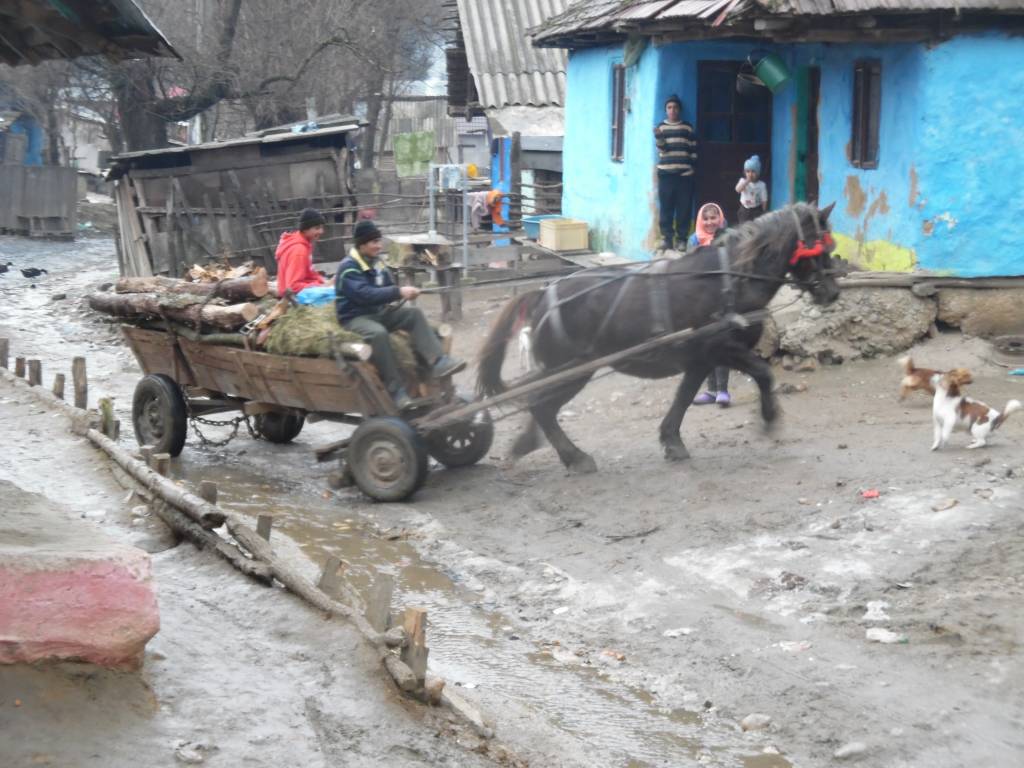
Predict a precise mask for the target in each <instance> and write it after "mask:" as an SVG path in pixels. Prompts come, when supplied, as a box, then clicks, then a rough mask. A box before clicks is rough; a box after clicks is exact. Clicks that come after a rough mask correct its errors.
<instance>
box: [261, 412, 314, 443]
mask: <svg viewBox="0 0 1024 768" xmlns="http://www.w3.org/2000/svg"><path fill="white" fill-rule="evenodd" d="M255 422H256V424H255V426H254V429H255V430H256V434H257V435H259V436H260V437H262V438H263V439H264V440H269V441H270V442H272V443H290V442H291V441H292V440H294V439H295V438H296V437H298V436H299V432H301V431H302V425H303V424H305V423H306V414H304V413H302V412H301V411H292V410H289V411H270V412H269V413H260V414H257V415H256V418H255Z"/></svg>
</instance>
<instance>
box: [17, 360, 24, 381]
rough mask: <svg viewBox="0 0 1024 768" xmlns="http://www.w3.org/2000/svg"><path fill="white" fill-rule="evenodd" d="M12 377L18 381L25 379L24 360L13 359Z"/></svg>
mask: <svg viewBox="0 0 1024 768" xmlns="http://www.w3.org/2000/svg"><path fill="white" fill-rule="evenodd" d="M14 375H15V376H17V377H18V378H19V379H24V378H25V358H24V357H16V358H14Z"/></svg>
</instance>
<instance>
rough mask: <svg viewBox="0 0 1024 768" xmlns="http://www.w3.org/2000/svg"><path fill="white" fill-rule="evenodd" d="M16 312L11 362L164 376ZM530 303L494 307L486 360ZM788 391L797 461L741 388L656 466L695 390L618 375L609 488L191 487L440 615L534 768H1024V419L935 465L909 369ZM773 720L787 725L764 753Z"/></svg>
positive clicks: (607, 412)
mask: <svg viewBox="0 0 1024 768" xmlns="http://www.w3.org/2000/svg"><path fill="white" fill-rule="evenodd" d="M7 242H9V241H5V242H4V243H3V245H6V244H7ZM83 263H84V264H85V266H82V264H83ZM109 263H110V262H109V261H108V262H106V264H104V261H103V258H102V254H101V253H99V252H98V251H97V253H96V254H95V255H93V256H87V257H83V258H81V259H80V260H79V268H78V269H77V270H76V271H75V272H71V271H68V272H65V273H64V274H62V275H61V274H58V275H51V278H52V282H51V285H52V286H53V290H57V289H58V288H59V289H60V290H61V291H66V292H68V293H69V294H71V293H72V292H77V291H80V289H81V287H82V286H83V285H84V284H86V283H89V282H99V281H101V280H102V279H104V277H103V275H104V274H107V275H109V276H108V277H106V279H111V277H112V275H110V266H109ZM104 270H106V272H105V273H104ZM36 290H38V289H36ZM0 291H5V292H7V293H6V298H7V301H8V303H7V305H6V306H8V307H13V308H14V309H13V310H12V313H13V314H12V315H11V316H9V317H2V318H0V335H9V336H14V337H16V339H17V341H14V340H12V347H13V346H15V345H16V344H22V345H23V346H24V345H32V344H39V345H40V347H41V348H40V349H39V350H38V353H39V354H44V355H45V354H50V355H51V356H52V357H53V358H54V359H69V358H70V356H71V353H72V352H73V351H74V350H75V349H82V348H83V346H84V345H85V344H92V345H93V346H92V348H91V349H90V350H89V353H90V364H91V365H92V364H93V360H96V361H97V362H96V364H95V366H94V367H95V368H96V378H95V380H94V381H95V385H94V386H95V388H96V389H98V390H99V389H102V394H106V393H108V392H112V393H114V394H117V395H118V397H119V400H118V403H119V406H120V407H121V409H122V412H123V410H124V407H125V406H126V405H127V404H128V403H130V393H131V388H132V387H133V386H134V382H135V380H137V378H138V375H139V374H138V372H137V371H136V370H135V369H134V364H133V362H132V361H131V359H130V358H129V357H128V356H127V355H126V354H125V351H124V350H123V349H119V348H117V347H116V346H111V345H112V344H114V343H115V341H116V336H115V335H114V334H112V333H110V332H109V331H107V330H104V329H105V328H106V326H104V325H103V324H101V323H97V322H96V321H94V320H92V319H90V318H87V317H85V316H84V315H82V314H79V308H78V305H77V304H75V303H74V302H72V303H71V304H69V305H67V309H66V310H64V311H62V313H61V321H60V323H61V324H60V325H58V326H57V328H56V330H42V331H38V330H37V331H35V332H31V331H29V330H24V331H20V330H18V326H19V325H21V326H22V327H23V328H27V327H28V323H29V320H28V319H26V318H32V322H33V323H35V322H36V320H38V319H42V318H45V317H46V316H47V313H48V312H50V311H51V310H50V308H49V307H45V306H42V305H43V302H40V301H38V300H37V299H35V298H33V297H32V296H29V295H28V293H27V289H24V288H17V289H16V288H10V287H8V286H7V285H6V284H5V285H0ZM503 300H504V297H503V296H501V295H492V296H483V295H480V294H477V295H475V296H474V297H473V298H472V299H470V298H469V297H468V296H467V302H466V311H467V320H466V321H464V322H463V323H462V324H460V325H459V326H458V327H457V329H456V333H457V337H456V338H457V347H458V349H459V351H461V352H463V353H468V352H471V351H472V350H473V349H474V348H475V347H476V346H477V345H478V344H479V343H480V340H481V338H482V335H483V333H484V332H485V330H486V327H487V325H488V322H489V320H490V318H491V317H492V316H493V313H494V312H495V311H497V309H498V307H500V306H501V302H502V301H503ZM425 303H426V308H427V309H428V311H429V310H431V309H432V305H431V304H430V303H429V301H428V302H425ZM40 336H41V337H42V338H43V339H44V340H45V339H49V340H48V341H44V342H42V343H41V342H40V341H39V339H40ZM42 344H45V345H46V346H45V347H42ZM51 350H52V351H51ZM22 353H23V352H19V354H22ZM75 353H77V352H75ZM914 353H915V356H916V357H918V358H919V359H920V360H922V361H924V362H927V363H928V364H930V365H935V366H936V367H941V366H945V365H954V364H955V365H963V366H967V367H969V368H971V369H972V370H973V371H974V372H975V379H976V384H975V385H974V386H973V387H972V389H971V391H972V393H973V394H976V395H977V396H978V397H980V398H981V399H984V400H986V401H987V402H990V403H992V404H998V405H1000V406H1001V405H1002V404H1003V403H1004V402H1005V400H1006V399H1007V398H1008V397H1011V396H1012V397H1018V398H1020V397H1021V395H1022V392H1024V387H1022V385H1021V383H1020V380H1019V379H1011V378H1010V377H1008V376H1006V375H1005V371H1004V369H1002V368H1000V367H998V366H997V365H994V364H992V363H990V362H988V361H987V359H986V358H987V356H988V354H989V353H988V346H987V344H985V343H984V342H981V341H978V340H965V339H963V338H961V337H960V336H959V334H943V335H941V336H939V337H938V338H936V339H933V340H931V341H929V342H928V343H927V344H925V345H924V346H922V347H921V348H920V349H917V350H915V351H914ZM509 365H510V367H511V368H512V369H513V370H514V368H515V363H514V362H513V363H510V364H509ZM734 376H736V377H737V378H741V377H738V376H737V375H736V374H734ZM779 380H780V381H782V382H788V383H793V384H796V383H801V382H802V383H805V384H806V385H807V390H806V391H805V392H797V393H794V394H790V395H783V396H782V398H781V400H782V405H783V408H784V411H785V417H784V423H783V425H782V426H781V427H780V429H779V430H778V431H777V432H776V433H775V434H773V435H771V436H767V435H765V434H764V433H763V432H762V430H761V428H760V424H759V423H758V417H757V415H756V406H755V402H754V390H753V387H752V386H751V385H750V384H749V383H748V382H745V381H742V380H739V381H737V382H736V384H735V386H734V394H735V398H734V403H735V405H734V406H733V407H732V408H731V409H728V410H721V409H718V408H715V407H706V408H695V409H692V410H691V412H690V414H689V415H688V417H687V421H686V423H685V425H684V438H685V439H686V441H687V445H688V447H689V449H690V451H691V453H692V455H693V458H692V460H690V461H689V462H687V463H685V464H682V465H674V464H672V465H670V464H667V463H665V461H664V460H663V459H662V457H661V453H660V450H659V446H658V444H657V439H656V430H657V423H658V421H659V420H660V419H661V417H662V415H663V413H664V410H665V409H666V407H667V403H668V399H669V398H670V396H671V393H672V391H673V389H674V382H670V381H665V382H642V381H639V380H635V379H627V378H625V377H622V376H619V375H611V376H607V377H605V378H602V379H601V380H600V381H597V382H595V383H594V384H592V385H591V386H590V387H589V388H588V389H586V390H585V391H584V392H583V393H582V394H581V395H580V397H579V398H577V400H575V401H574V402H572V403H571V404H570V405H569V406H568V407H567V408H566V410H565V411H563V423H564V425H565V427H566V429H567V431H568V432H569V434H570V435H571V436H572V437H573V438H574V439H575V440H576V441H577V442H578V443H579V444H580V446H581V447H582V448H584V449H585V450H587V451H589V452H591V453H592V454H593V456H594V457H595V459H596V460H597V463H598V465H599V467H600V470H601V471H600V473H599V474H597V475H594V476H588V477H569V476H566V474H565V473H564V471H563V470H562V468H561V465H560V464H558V462H557V458H556V457H555V455H554V453H553V451H551V450H550V449H544V450H541V451H538V452H536V453H535V454H532V455H530V456H529V457H527V458H526V459H524V460H523V461H521V462H520V463H519V464H517V465H516V466H515V467H514V468H511V469H506V468H503V465H502V463H501V462H500V459H501V457H502V456H504V454H505V453H506V451H507V448H508V446H509V444H510V443H511V440H512V439H513V437H514V436H515V433H516V430H517V424H516V423H515V420H512V421H508V422H501V423H500V424H499V427H498V439H497V440H496V443H495V447H494V450H493V452H492V453H493V455H492V457H490V458H488V459H486V460H485V461H484V462H482V463H481V464H480V465H478V466H476V467H473V468H470V469H466V470H461V471H457V472H452V471H443V470H440V469H438V470H437V471H434V472H432V473H431V477H430V479H429V480H428V482H427V485H426V487H425V488H424V489H423V490H422V491H421V492H420V493H419V494H418V495H417V496H416V497H415V498H414V499H413V500H412V502H411V503H409V504H398V505H382V504H375V503H372V502H370V501H368V500H367V499H365V498H364V497H362V496H361V495H360V494H359V493H358V492H355V491H342V492H339V493H329V492H326V491H325V485H324V482H323V481H324V479H325V476H326V473H327V471H328V470H329V467H326V466H322V465H321V466H318V465H316V464H315V463H314V462H312V460H311V458H310V456H309V449H310V448H311V447H312V446H314V445H316V444H318V443H320V442H323V441H326V440H327V439H330V438H331V437H333V436H336V434H337V430H338V429H339V428H338V427H329V426H325V425H322V424H317V425H313V426H311V427H308V428H307V429H306V430H305V431H304V432H303V433H302V435H300V437H299V438H298V439H297V440H296V442H295V443H294V444H292V445H290V446H283V447H282V446H272V445H268V444H266V443H262V442H253V441H251V440H249V439H247V438H245V439H242V438H239V439H238V440H236V441H235V442H233V443H232V444H230V445H229V446H227V447H225V448H211V447H203V446H200V445H198V444H197V443H196V441H195V440H194V439H193V438H190V442H189V444H188V445H187V447H186V451H185V453H184V454H183V455H182V458H181V460H180V461H179V462H177V463H176V466H175V470H174V471H175V472H176V473H178V474H179V475H180V476H182V477H186V478H187V479H189V480H190V481H198V480H199V479H203V478H206V477H213V478H216V479H217V480H218V482H220V483H221V484H222V491H221V494H222V498H224V500H225V503H228V504H232V505H234V506H235V508H237V509H239V510H241V511H244V512H249V513H252V514H255V513H256V512H257V511H260V512H262V511H265V510H267V509H272V510H273V511H274V512H275V513H276V514H277V515H278V519H279V521H280V530H281V531H282V532H283V533H285V534H286V535H288V536H289V537H291V538H292V539H293V540H294V541H295V542H296V543H297V544H298V545H299V546H300V547H301V548H302V550H303V551H304V553H305V554H306V555H307V556H308V557H310V558H311V560H313V561H320V560H322V558H323V557H324V556H325V555H326V554H340V555H342V556H343V557H345V558H346V559H348V560H349V561H350V562H351V568H350V573H351V574H352V577H353V578H354V579H355V580H356V581H357V582H360V581H361V580H362V582H367V581H368V580H369V578H370V577H371V576H372V574H373V573H374V572H375V571H387V572H390V573H392V574H394V575H395V577H396V580H397V582H398V590H399V594H398V596H397V599H399V600H401V601H403V602H404V603H405V604H410V603H418V604H423V605H425V606H426V607H427V608H428V609H429V610H430V620H431V627H430V634H429V639H430V645H431V665H432V666H433V667H434V668H435V669H437V671H439V672H440V673H441V674H443V675H445V677H447V678H448V679H449V680H452V681H454V682H457V683H460V684H461V685H462V686H463V688H464V689H465V690H466V693H467V695H469V696H471V697H473V698H474V699H476V700H477V701H478V702H479V703H480V704H481V706H482V707H483V708H484V709H485V711H486V712H488V713H490V714H491V715H492V716H493V717H494V718H495V726H496V731H497V733H498V736H499V738H501V739H503V740H504V741H506V742H507V743H509V744H510V745H511V746H512V747H513V748H515V749H516V750H517V751H520V752H521V753H522V754H525V755H528V756H529V757H530V758H531V763H532V764H535V765H538V766H540V765H544V766H548V765H552V766H554V765H566V766H569V765H602V766H655V765H657V766H679V765H715V766H745V767H746V768H781V767H782V766H789V765H794V766H812V767H813V766H828V765H833V764H845V763H846V762H849V763H852V764H862V765H871V766H906V767H908V768H909V767H910V766H914V767H915V768H916V767H918V766H920V767H921V768H924V767H925V766H928V767H929V768H933V767H942V768H946V767H947V766H948V767H949V768H954V767H955V766H978V765H993V766H996V765H999V766H1002V765H1015V764H1016V763H1018V762H1019V760H1020V755H1021V754H1024V733H1022V730H1021V726H1020V723H1021V722H1024V694H1022V691H1024V686H1022V683H1024V674H1022V671H1021V666H1020V662H1021V655H1020V641H1021V630H1022V627H1024V609H1022V607H1021V606H1022V601H1021V597H1022V592H1024V581H1022V579H1024V577H1022V575H1021V574H1024V551H1022V547H1021V544H1020V541H1021V538H1020V537H1021V533H1022V528H1024V524H1022V523H1021V514H1020V510H1021V508H1022V506H1024V505H1022V493H1021V491H1022V484H1021V478H1022V477H1024V454H1022V453H1021V451H1020V448H1019V444H1020V435H1021V430H1022V429H1024V426H1022V424H1024V420H1013V419H1011V420H1010V422H1009V423H1008V424H1007V425H1006V426H1005V428H1004V430H1003V431H1001V432H999V433H998V434H997V435H996V438H995V439H994V440H993V444H992V445H991V446H990V447H989V448H986V449H984V450H981V451H967V450H965V449H964V445H965V444H966V440H964V439H963V436H958V437H957V438H956V439H955V440H954V442H953V445H951V446H950V447H949V448H948V449H947V450H945V451H943V452H940V453H937V454H933V453H930V452H929V451H928V447H929V444H930V436H931V426H930V408H929V402H928V400H927V399H926V398H925V397H923V396H917V397H915V398H912V399H909V400H908V401H906V402H905V403H897V402H896V400H895V392H896V382H897V380H898V375H897V370H896V366H895V364H894V362H893V361H892V360H888V359H886V360H872V361H862V362H857V363H852V364H846V365H842V366H834V367H827V368H824V369H822V370H819V371H816V372H813V373H808V374H795V373H788V372H781V371H780V374H779ZM462 383H463V384H465V385H467V386H468V385H470V384H471V381H470V380H469V379H468V378H466V379H465V380H464V381H463V382H462ZM122 418H124V417H122ZM126 423H127V422H126ZM130 439H131V438H130V436H129V437H128V440H129V441H130ZM868 490H877V491H878V492H879V493H878V497H877V498H865V497H864V495H863V492H864V491H868ZM879 630H886V632H880V631H879ZM869 632H870V636H872V637H875V636H878V637H881V638H883V639H886V640H895V642H873V641H872V640H870V639H869ZM751 714H762V715H765V716H767V718H770V722H768V723H767V725H764V722H765V719H766V718H754V719H748V720H746V721H745V722H746V723H747V725H748V726H750V725H752V726H756V727H753V728H751V729H750V730H746V731H745V730H743V729H742V728H741V726H740V723H741V722H743V721H744V719H745V718H747V716H748V715H751ZM836 755H839V757H836Z"/></svg>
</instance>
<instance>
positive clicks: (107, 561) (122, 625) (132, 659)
mask: <svg viewBox="0 0 1024 768" xmlns="http://www.w3.org/2000/svg"><path fill="white" fill-rule="evenodd" d="M159 629H160V615H159V612H158V609H157V602H156V595H155V594H154V593H153V584H152V579H151V568H150V559H149V555H147V554H146V553H145V552H143V551H141V550H139V549H135V548H134V547H129V546H125V545H122V544H114V543H110V544H107V545H105V546H102V547H97V548H96V549H86V550H85V551H77V552H75V551H67V550H65V549H63V548H62V547H57V548H55V549H47V548H45V547H43V548H25V547H12V548H0V663H3V664H13V663H18V662H25V663H32V662H36V661H44V660H59V661H69V660H76V661H85V662H91V663H94V664H99V665H101V666H104V667H110V668H115V669H133V668H137V667H138V666H139V665H140V664H141V661H142V653H143V651H144V649H145V646H146V642H147V641H148V640H149V639H150V638H151V637H153V635H155V634H156V633H157V631H158V630H159Z"/></svg>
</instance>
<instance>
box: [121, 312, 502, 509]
mask: <svg viewBox="0 0 1024 768" xmlns="http://www.w3.org/2000/svg"><path fill="white" fill-rule="evenodd" d="M123 332H124V335H125V338H126V339H127V341H128V344H129V346H130V347H131V349H132V352H133V353H134V354H135V357H136V359H137V360H138V361H139V365H140V366H141V367H142V370H143V371H144V373H145V374H146V375H145V376H144V377H143V378H142V379H141V380H140V381H139V383H138V385H137V386H136V388H135V394H134V397H133V400H132V423H133V426H134V428H135V437H136V439H137V440H138V441H139V444H140V445H152V446H154V450H155V452H158V453H169V454H171V455H172V456H177V455H178V454H180V453H181V451H182V449H183V447H184V445H185V438H186V436H187V433H188V423H189V421H190V420H193V419H197V418H200V419H201V418H203V417H206V416H209V415H211V414H215V413H226V412H231V411H241V412H242V414H243V416H245V417H252V420H253V431H254V432H255V434H256V435H258V436H259V437H262V438H264V439H266V440H269V441H270V442H273V443H287V442H289V441H291V440H293V439H294V438H295V437H296V436H297V435H298V434H299V432H300V431H301V430H302V427H303V424H304V423H305V421H306V418H307V416H309V417H315V418H316V419H318V420H332V421H338V422H342V423H347V424H354V425H356V430H355V432H354V433H353V434H352V435H351V437H349V438H347V439H346V440H343V441H339V442H338V443H336V444H333V445H332V446H331V450H330V451H328V452H321V456H324V455H335V454H340V455H341V458H342V461H343V463H344V465H345V467H346V471H347V472H349V473H350V474H351V477H352V479H353V480H354V482H355V483H356V485H357V486H358V487H359V488H360V490H362V491H363V492H364V493H366V494H367V495H369V496H371V497H373V498H375V499H379V500H381V501H400V500H402V499H405V498H408V497H409V496H411V495H412V494H413V493H415V492H416V490H417V489H419V488H420V486H422V484H423V482H424V480H426V476H427V456H428V455H430V456H433V457H434V458H435V459H437V460H438V461H439V462H441V463H442V464H444V465H445V466H447V467H461V466H468V465H470V464H475V463H476V462H478V461H479V460H480V459H482V458H483V457H484V456H486V455H487V451H488V450H489V449H490V447H491V442H492V440H493V438H494V426H493V424H492V422H491V419H490V416H489V415H488V413H487V411H486V410H479V411H477V412H475V413H474V414H473V415H472V416H470V417H468V418H466V419H463V420H461V421H457V422H451V421H450V420H449V421H447V422H446V423H445V426H443V427H441V428H437V429H430V430H417V429H415V428H413V426H411V425H410V423H409V422H408V421H406V419H405V418H403V415H402V414H400V413H399V412H398V410H397V409H396V407H395V404H394V401H393V400H392V399H391V397H390V396H389V395H388V392H387V390H386V389H385V388H384V386H383V384H382V383H381V380H380V377H379V376H378V375H377V371H376V369H375V368H374V367H373V365H371V364H370V363H369V362H366V361H365V360H359V359H346V358H345V357H344V356H342V355H340V354H339V355H338V356H336V359H327V358H310V357H291V356H285V355H271V354H267V353H264V352H252V351H249V350H246V349H242V348H237V347H231V346H226V345H216V344H209V343H204V342H201V341H191V340H189V339H187V338H185V337H183V336H181V335H179V334H176V333H169V332H167V331H162V330H151V329H145V328H139V327H134V326H124V327H123ZM422 385H423V388H424V389H425V390H426V393H427V394H428V396H429V400H430V402H431V403H432V405H431V406H428V407H425V408H422V409H420V410H419V411H418V412H417V413H415V414H411V416H414V417H417V418H418V417H422V416H423V415H424V414H429V413H430V411H431V410H433V409H440V410H445V409H451V408H452V407H453V406H456V405H457V404H458V403H459V402H460V400H459V398H458V397H457V395H456V394H455V391H454V388H453V386H452V383H451V378H450V377H448V378H446V379H443V380H433V379H429V378H426V379H424V380H423V382H422Z"/></svg>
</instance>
